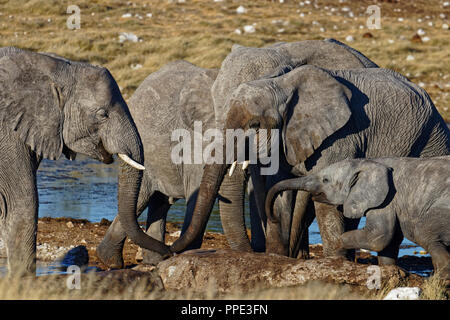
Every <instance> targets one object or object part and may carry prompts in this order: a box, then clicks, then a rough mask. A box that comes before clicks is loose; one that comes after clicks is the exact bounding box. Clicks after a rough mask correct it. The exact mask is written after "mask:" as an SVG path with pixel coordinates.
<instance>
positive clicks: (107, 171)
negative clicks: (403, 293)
mask: <svg viewBox="0 0 450 320" xmlns="http://www.w3.org/2000/svg"><path fill="white" fill-rule="evenodd" d="M117 174H118V166H117V161H116V162H114V163H113V164H111V165H105V164H103V163H100V162H98V161H95V160H92V159H89V158H87V157H83V156H78V158H77V160H76V161H69V160H66V159H63V158H61V159H60V160H58V161H49V160H44V161H43V162H42V163H41V166H40V167H39V170H38V176H37V184H38V192H39V217H53V218H56V217H71V218H77V219H87V220H89V221H91V222H99V221H100V220H101V219H102V218H105V219H108V220H110V221H112V220H113V219H114V217H115V216H116V214H117ZM246 210H247V212H248V204H247V203H246ZM184 211H185V201H184V200H179V201H177V202H176V203H175V204H174V205H172V207H171V208H170V210H169V213H168V216H167V219H168V221H172V222H177V223H180V224H181V223H182V222H183V220H184ZM139 220H140V221H145V220H146V212H145V213H144V214H142V215H141V217H140V218H139ZM246 223H247V226H250V221H249V217H248V215H246ZM364 224H365V218H362V219H361V222H360V225H359V227H360V228H361V227H362V226H364ZM207 230H208V231H212V232H221V233H223V230H222V225H221V222H220V217H219V211H218V206H217V203H216V205H215V206H214V209H213V212H212V214H211V218H210V220H209V222H208V225H207ZM309 237H310V238H309V239H310V243H311V244H316V243H321V242H322V240H321V238H320V233H319V228H318V226H317V223H316V221H314V222H313V224H312V225H311V227H310V228H309ZM422 250H424V249H422V248H420V247H418V246H416V245H415V244H414V243H412V242H411V241H409V240H407V239H405V240H404V241H403V243H402V247H401V249H400V253H399V256H403V255H416V256H418V254H417V253H416V254H414V252H419V251H422ZM373 254H375V253H373ZM422 256H423V255H422Z"/></svg>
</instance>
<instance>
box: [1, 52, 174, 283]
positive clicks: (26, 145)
mask: <svg viewBox="0 0 450 320" xmlns="http://www.w3.org/2000/svg"><path fill="white" fill-rule="evenodd" d="M0 150H2V151H1V153H0V236H1V238H2V239H3V241H4V243H5V245H6V250H7V255H8V267H9V272H10V274H11V275H14V274H19V273H22V272H25V273H34V271H35V261H36V232H37V229H36V228H37V217H38V194H37V187H36V171H37V169H38V167H39V163H40V161H41V160H42V159H43V158H47V159H52V160H55V159H58V158H59V157H60V156H61V154H65V156H66V157H67V158H69V159H74V158H75V156H76V153H83V154H86V155H88V156H90V157H92V158H94V159H97V160H100V161H102V162H104V163H111V162H112V161H113V157H112V156H113V155H114V154H125V155H127V156H129V157H130V158H131V159H133V160H134V161H136V162H138V163H143V162H144V155H143V151H142V143H141V140H140V137H139V134H138V132H137V130H136V126H135V124H134V122H133V120H132V118H131V116H130V114H129V111H128V107H127V105H126V103H125V101H124V100H123V98H122V95H121V94H120V91H119V88H118V86H117V84H116V82H115V80H114V79H113V77H112V76H111V74H110V73H109V72H108V70H107V69H105V68H100V67H96V66H92V65H89V64H86V63H79V62H71V61H69V60H67V59H64V58H60V57H57V56H56V55H51V54H39V53H34V52H29V51H25V50H21V49H17V48H9V47H8V48H1V49H0ZM141 177H142V172H141V171H139V170H136V169H134V168H132V167H130V166H128V165H125V164H122V166H121V173H120V175H119V191H118V200H119V216H120V219H121V221H122V222H123V224H124V225H126V228H125V229H126V230H127V234H128V235H129V236H130V238H132V239H133V240H137V242H139V240H140V238H139V237H140V234H144V232H142V231H141V230H140V228H139V226H138V225H137V223H136V221H135V219H134V215H135V214H134V212H135V211H136V197H135V196H134V195H135V194H137V190H139V187H140V183H141ZM130 217H132V218H133V219H130ZM145 241H146V240H145ZM155 243H158V244H159V242H156V241H155ZM145 245H147V246H149V243H148V242H145ZM156 248H157V250H160V249H161V250H160V251H168V250H167V247H165V246H164V245H163V244H161V245H160V246H158V245H156Z"/></svg>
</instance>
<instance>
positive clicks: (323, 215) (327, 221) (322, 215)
mask: <svg viewBox="0 0 450 320" xmlns="http://www.w3.org/2000/svg"><path fill="white" fill-rule="evenodd" d="M314 208H315V212H316V218H317V224H318V225H319V231H320V236H321V238H322V245H323V254H324V256H345V255H346V253H347V251H346V250H345V249H343V248H341V247H340V245H339V244H340V236H341V235H342V234H343V233H344V231H345V229H344V216H343V215H342V213H341V212H340V211H339V210H337V208H336V206H333V205H329V204H325V203H319V202H314Z"/></svg>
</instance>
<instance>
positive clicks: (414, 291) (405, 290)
mask: <svg viewBox="0 0 450 320" xmlns="http://www.w3.org/2000/svg"><path fill="white" fill-rule="evenodd" d="M420 293H421V290H420V288H418V287H399V288H395V289H393V290H391V291H390V292H389V293H388V294H387V295H386V297H384V299H383V300H418V299H419V297H420Z"/></svg>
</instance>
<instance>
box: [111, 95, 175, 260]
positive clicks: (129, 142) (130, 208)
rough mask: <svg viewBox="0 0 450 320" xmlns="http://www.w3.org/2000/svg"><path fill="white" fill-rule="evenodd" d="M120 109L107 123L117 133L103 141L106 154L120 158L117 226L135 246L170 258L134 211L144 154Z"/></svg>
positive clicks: (124, 110) (125, 112) (132, 126)
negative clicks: (118, 223) (145, 229)
mask: <svg viewBox="0 0 450 320" xmlns="http://www.w3.org/2000/svg"><path fill="white" fill-rule="evenodd" d="M119 110H122V111H121V112H120V113H117V114H116V115H111V118H112V120H110V121H111V123H112V124H111V126H112V128H120V129H119V132H118V133H117V134H116V135H114V136H113V135H111V134H110V131H111V130H112V129H110V130H108V131H107V133H108V134H104V135H103V137H102V141H103V143H104V145H105V148H106V150H107V151H108V152H109V153H111V154H117V155H118V156H119V158H120V159H121V161H120V162H121V164H120V173H119V185H118V195H117V197H118V209H119V213H118V218H119V221H120V224H121V225H122V226H123V228H124V230H125V232H126V234H127V236H128V237H129V238H130V239H131V240H132V241H133V242H134V243H135V244H137V245H138V246H140V247H143V248H145V249H148V250H152V251H156V252H158V253H160V254H161V255H163V256H167V255H170V250H169V247H168V246H166V245H165V244H164V243H162V242H160V241H158V240H156V239H153V238H151V237H150V236H148V235H147V234H146V233H145V232H144V231H143V230H142V229H141V228H140V226H139V224H138V221H137V216H136V211H137V200H138V196H139V191H140V187H141V182H142V175H143V171H142V170H143V169H144V167H143V166H142V165H143V164H144V151H143V147H142V141H141V138H140V136H139V133H138V131H137V129H136V126H135V124H134V122H133V119H132V118H131V115H130V114H129V113H128V108H127V107H126V104H125V103H124V102H123V106H122V107H121V108H120V109H119ZM116 131H117V130H116ZM114 137H120V139H115V138H114Z"/></svg>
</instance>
